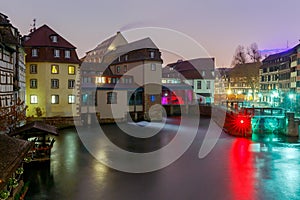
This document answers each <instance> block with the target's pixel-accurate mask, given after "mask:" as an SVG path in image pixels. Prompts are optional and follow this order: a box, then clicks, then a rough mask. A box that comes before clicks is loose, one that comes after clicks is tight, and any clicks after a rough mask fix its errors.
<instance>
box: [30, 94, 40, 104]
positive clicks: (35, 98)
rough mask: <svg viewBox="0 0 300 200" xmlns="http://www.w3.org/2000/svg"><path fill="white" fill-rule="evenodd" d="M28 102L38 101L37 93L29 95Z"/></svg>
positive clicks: (34, 102)
mask: <svg viewBox="0 0 300 200" xmlns="http://www.w3.org/2000/svg"><path fill="white" fill-rule="evenodd" d="M30 103H31V104H36V103H38V97H37V95H30Z"/></svg>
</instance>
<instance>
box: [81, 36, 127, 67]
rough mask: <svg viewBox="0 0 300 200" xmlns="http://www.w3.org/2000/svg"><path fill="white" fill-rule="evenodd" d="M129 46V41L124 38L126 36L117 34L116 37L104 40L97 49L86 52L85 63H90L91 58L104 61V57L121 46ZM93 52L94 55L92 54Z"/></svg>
mask: <svg viewBox="0 0 300 200" xmlns="http://www.w3.org/2000/svg"><path fill="white" fill-rule="evenodd" d="M124 44H127V40H126V39H125V38H124V36H123V35H122V34H121V32H117V34H116V35H114V36H112V37H110V38H108V39H106V40H104V41H103V42H101V43H100V44H99V45H97V47H96V48H94V49H93V50H90V51H88V52H86V56H85V58H84V59H85V61H88V62H90V59H91V58H98V59H100V62H102V60H103V56H104V55H105V54H106V53H107V52H109V51H111V50H113V49H115V48H117V47H118V46H119V45H124ZM92 52H93V53H92Z"/></svg>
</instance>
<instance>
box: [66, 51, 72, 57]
mask: <svg viewBox="0 0 300 200" xmlns="http://www.w3.org/2000/svg"><path fill="white" fill-rule="evenodd" d="M70 57H71V51H70V50H65V58H70Z"/></svg>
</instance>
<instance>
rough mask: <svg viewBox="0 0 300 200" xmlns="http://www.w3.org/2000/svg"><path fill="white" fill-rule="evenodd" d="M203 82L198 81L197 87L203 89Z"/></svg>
mask: <svg viewBox="0 0 300 200" xmlns="http://www.w3.org/2000/svg"><path fill="white" fill-rule="evenodd" d="M201 84H202V82H201V81H197V89H198V90H201V88H202V86H201Z"/></svg>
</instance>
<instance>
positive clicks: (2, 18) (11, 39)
mask: <svg viewBox="0 0 300 200" xmlns="http://www.w3.org/2000/svg"><path fill="white" fill-rule="evenodd" d="M13 31H14V32H13ZM18 37H19V32H18V30H17V29H16V28H15V27H13V26H12V24H11V23H10V22H9V19H8V17H7V16H6V15H4V14H2V13H0V42H1V43H4V44H11V45H17V44H18V43H19V41H18V40H19V38H18Z"/></svg>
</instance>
